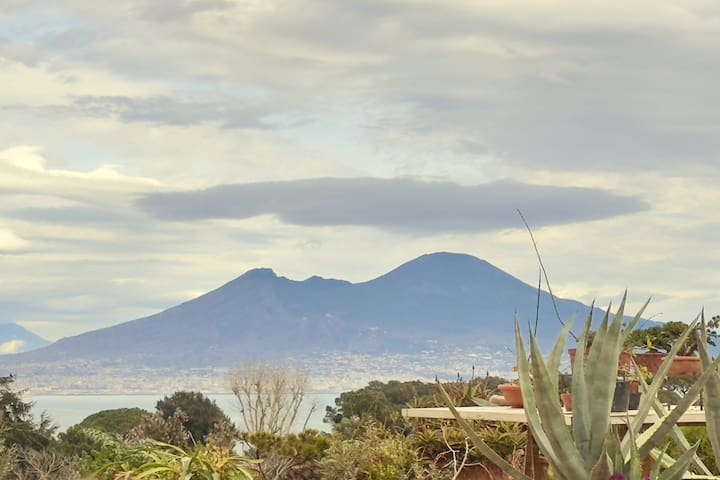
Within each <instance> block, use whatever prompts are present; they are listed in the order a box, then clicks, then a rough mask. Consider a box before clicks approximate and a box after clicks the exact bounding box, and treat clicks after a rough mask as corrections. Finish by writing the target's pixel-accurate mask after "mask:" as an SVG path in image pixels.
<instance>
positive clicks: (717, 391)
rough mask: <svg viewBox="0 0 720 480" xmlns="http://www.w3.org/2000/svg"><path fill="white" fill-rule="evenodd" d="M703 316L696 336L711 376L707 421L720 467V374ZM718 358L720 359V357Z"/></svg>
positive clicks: (706, 403)
mask: <svg viewBox="0 0 720 480" xmlns="http://www.w3.org/2000/svg"><path fill="white" fill-rule="evenodd" d="M701 316H702V328H701V329H700V333H696V335H699V336H701V337H702V338H700V339H699V341H698V347H699V348H698V353H699V354H700V359H701V361H702V364H703V370H704V371H705V372H704V373H706V374H707V373H709V374H710V379H709V380H708V382H707V386H706V387H705V397H704V401H705V420H706V425H707V432H708V437H709V438H710V445H711V446H712V450H713V454H714V455H715V462H716V464H718V465H720V463H718V462H719V461H720V373H719V372H718V369H717V366H716V363H717V360H716V361H715V362H713V361H712V357H711V356H710V352H709V351H708V347H707V342H706V341H705V338H704V336H705V334H706V332H707V329H706V326H705V316H704V312H703V313H702V314H701ZM718 358H720V356H719V357H718Z"/></svg>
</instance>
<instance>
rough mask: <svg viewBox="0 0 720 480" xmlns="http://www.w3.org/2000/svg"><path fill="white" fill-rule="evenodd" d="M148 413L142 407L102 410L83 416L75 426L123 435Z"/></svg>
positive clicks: (148, 413)
mask: <svg viewBox="0 0 720 480" xmlns="http://www.w3.org/2000/svg"><path fill="white" fill-rule="evenodd" d="M148 415H150V412H148V411H147V410H143V409H142V408H115V409H112V410H102V411H100V412H97V413H93V414H92V415H89V416H87V417H85V419H84V420H83V421H82V422H80V423H79V424H78V425H77V426H78V427H80V428H92V429H95V430H100V431H101V432H108V433H117V434H118V435H120V436H125V435H127V433H128V432H129V431H130V430H132V429H133V428H134V427H137V426H138V425H140V423H142V421H143V419H144V418H145V417H147V416H148Z"/></svg>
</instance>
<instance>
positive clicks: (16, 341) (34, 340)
mask: <svg viewBox="0 0 720 480" xmlns="http://www.w3.org/2000/svg"><path fill="white" fill-rule="evenodd" d="M49 344H50V342H48V341H47V340H45V339H44V338H42V337H40V336H38V335H35V334H34V333H33V332H31V331H29V330H27V329H25V328H23V327H21V326H20V325H18V324H16V323H0V354H14V353H20V352H27V351H29V350H34V349H37V348H41V347H45V346H47V345H49Z"/></svg>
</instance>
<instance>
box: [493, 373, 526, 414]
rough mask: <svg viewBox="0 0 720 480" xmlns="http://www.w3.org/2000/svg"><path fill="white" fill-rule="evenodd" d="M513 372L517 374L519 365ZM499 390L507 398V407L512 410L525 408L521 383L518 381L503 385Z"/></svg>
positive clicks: (499, 386)
mask: <svg viewBox="0 0 720 480" xmlns="http://www.w3.org/2000/svg"><path fill="white" fill-rule="evenodd" d="M513 370H514V371H516V372H517V365H516V366H514V367H513ZM498 390H500V393H502V394H503V397H505V403H506V404H507V405H509V406H510V407H512V408H523V398H522V390H520V381H519V380H518V379H515V380H513V381H512V382H510V383H501V384H500V385H498Z"/></svg>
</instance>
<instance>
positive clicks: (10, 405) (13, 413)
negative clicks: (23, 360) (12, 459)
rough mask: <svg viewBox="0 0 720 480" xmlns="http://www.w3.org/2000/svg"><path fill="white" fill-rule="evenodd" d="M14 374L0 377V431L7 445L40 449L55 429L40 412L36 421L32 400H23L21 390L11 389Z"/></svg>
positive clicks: (50, 437) (47, 442) (48, 440)
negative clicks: (38, 419)
mask: <svg viewBox="0 0 720 480" xmlns="http://www.w3.org/2000/svg"><path fill="white" fill-rule="evenodd" d="M14 381H15V376H14V375H9V376H7V377H0V431H2V440H4V442H5V445H6V446H7V447H12V446H14V445H17V446H19V447H30V448H34V449H42V448H44V447H46V446H47V445H48V444H49V443H50V440H51V439H52V434H53V432H54V431H55V430H56V429H57V427H56V426H54V425H53V424H52V422H51V421H50V419H49V418H48V417H47V416H46V415H45V414H42V415H41V416H40V421H39V422H36V421H35V418H34V417H33V415H32V407H33V403H32V402H23V400H22V396H21V395H22V393H23V392H22V391H21V392H15V391H13V390H12V388H11V386H12V383H13V382H14Z"/></svg>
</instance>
